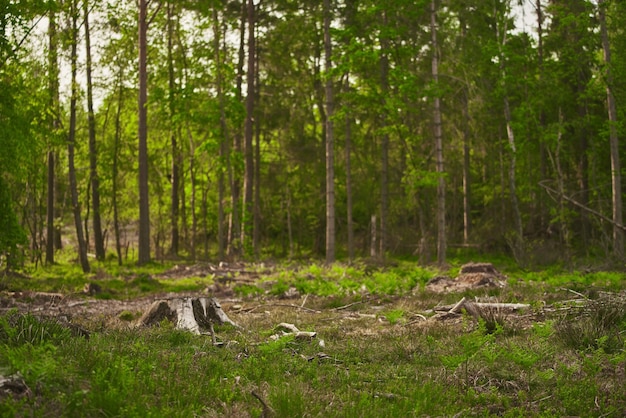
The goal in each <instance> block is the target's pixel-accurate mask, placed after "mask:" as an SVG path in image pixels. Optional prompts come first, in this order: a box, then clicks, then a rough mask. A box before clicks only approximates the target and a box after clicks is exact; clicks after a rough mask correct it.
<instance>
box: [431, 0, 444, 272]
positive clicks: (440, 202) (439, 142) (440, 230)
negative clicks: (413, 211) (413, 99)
mask: <svg viewBox="0 0 626 418" xmlns="http://www.w3.org/2000/svg"><path fill="white" fill-rule="evenodd" d="M430 29H431V36H432V47H433V51H432V53H433V56H432V76H433V82H434V84H435V86H437V84H438V83H439V46H438V44H437V6H436V4H435V0H432V1H431V3H430ZM433 122H434V129H435V153H436V158H437V174H438V182H437V263H438V264H439V265H440V266H443V265H444V264H445V262H446V247H447V243H446V182H445V178H444V164H443V163H444V160H443V133H442V126H441V102H440V98H439V93H437V94H436V95H435V97H434V108H433Z"/></svg>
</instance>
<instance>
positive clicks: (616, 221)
mask: <svg viewBox="0 0 626 418" xmlns="http://www.w3.org/2000/svg"><path fill="white" fill-rule="evenodd" d="M605 8H606V3H605V0H598V9H599V12H600V13H599V16H600V32H601V36H602V50H603V51H604V63H605V65H606V70H605V71H606V102H607V108H608V112H609V144H610V149H611V186H612V187H611V190H612V203H613V253H614V254H615V256H616V257H618V258H620V259H621V258H623V257H624V231H623V230H622V228H620V227H619V226H620V225H622V176H621V165H620V158H619V138H618V136H617V106H616V104H615V97H614V96H613V75H612V73H611V45H610V44H609V35H608V30H607V24H606V9H605Z"/></svg>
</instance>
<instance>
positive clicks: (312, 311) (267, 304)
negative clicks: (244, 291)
mask: <svg viewBox="0 0 626 418" xmlns="http://www.w3.org/2000/svg"><path fill="white" fill-rule="evenodd" d="M265 306H282V307H285V308H296V309H301V310H303V311H307V312H311V313H316V314H318V313H322V311H318V310H315V309H311V308H307V307H305V306H299V305H293V304H291V303H272V304H269V303H265V304H263V305H257V306H255V307H253V308H250V309H244V311H245V312H246V313H251V312H254V311H256V310H257V309H259V308H263V307H265Z"/></svg>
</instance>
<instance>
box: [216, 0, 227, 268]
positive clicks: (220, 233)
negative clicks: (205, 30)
mask: <svg viewBox="0 0 626 418" xmlns="http://www.w3.org/2000/svg"><path fill="white" fill-rule="evenodd" d="M220 39H221V31H220V28H219V15H218V13H217V8H216V7H214V8H213V42H214V44H213V49H214V52H215V67H216V79H215V84H216V86H215V88H216V90H217V99H218V101H219V106H220V130H221V134H222V139H221V141H220V159H219V161H220V166H219V174H218V180H217V191H218V202H217V205H218V206H217V253H218V258H219V259H220V260H222V259H224V255H225V233H224V222H225V216H224V195H225V190H224V189H225V185H224V181H225V179H224V170H225V169H228V168H227V167H223V166H222V162H223V161H228V159H229V155H230V154H229V151H228V142H229V134H228V124H227V123H226V104H225V103H224V91H223V87H222V84H223V80H222V57H221V44H220Z"/></svg>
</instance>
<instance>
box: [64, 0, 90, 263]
mask: <svg viewBox="0 0 626 418" xmlns="http://www.w3.org/2000/svg"><path fill="white" fill-rule="evenodd" d="M70 20H71V40H70V42H71V53H70V61H71V62H70V65H71V97H70V122H69V127H68V129H69V132H68V134H67V135H68V137H67V162H68V173H69V186H70V195H71V201H72V212H73V214H74V225H75V227H76V239H77V241H78V259H79V261H80V265H81V267H82V269H83V272H85V273H89V271H90V270H91V268H90V266H89V260H88V259H87V243H86V242H85V236H84V233H83V224H82V222H81V213H80V203H79V201H78V185H77V180H76V168H75V165H74V150H75V145H76V101H77V98H78V81H77V80H76V71H77V66H78V53H77V44H78V24H77V20H78V4H77V0H72V2H71V4H70Z"/></svg>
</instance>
